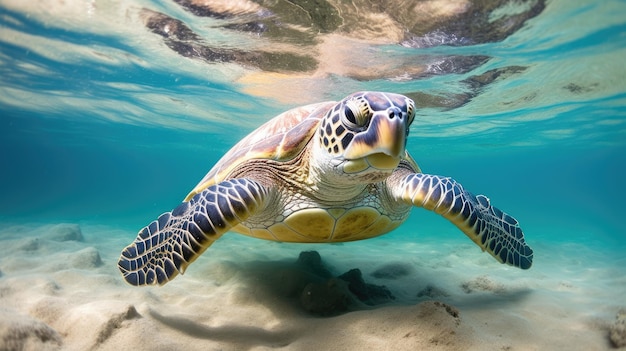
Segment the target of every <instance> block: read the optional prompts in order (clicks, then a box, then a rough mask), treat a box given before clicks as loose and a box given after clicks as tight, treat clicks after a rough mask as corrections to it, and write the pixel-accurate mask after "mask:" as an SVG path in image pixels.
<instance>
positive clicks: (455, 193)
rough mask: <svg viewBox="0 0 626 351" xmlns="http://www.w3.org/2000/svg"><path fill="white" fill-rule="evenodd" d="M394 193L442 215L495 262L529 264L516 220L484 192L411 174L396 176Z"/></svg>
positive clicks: (530, 255) (524, 266)
mask: <svg viewBox="0 0 626 351" xmlns="http://www.w3.org/2000/svg"><path fill="white" fill-rule="evenodd" d="M394 194H395V196H396V197H398V198H400V199H401V200H403V201H404V202H407V203H410V204H413V205H414V206H419V207H423V208H425V209H427V210H431V211H434V212H436V213H438V214H440V215H442V216H444V217H445V218H447V219H448V220H450V221H451V222H452V223H454V224H455V225H456V226H457V227H458V228H459V229H461V230H462V231H463V232H464V233H465V234H466V235H467V236H468V237H469V238H470V239H472V241H474V242H475V243H476V244H477V245H478V246H480V247H481V248H482V249H483V250H486V251H487V252H489V253H490V254H491V255H492V256H493V257H495V258H496V259H497V260H498V261H500V262H502V263H506V264H509V265H512V266H515V267H519V268H522V269H528V268H530V266H531V265H532V260H533V250H532V249H531V248H530V246H528V245H527V244H526V241H525V240H524V233H523V232H522V228H520V226H519V223H518V222H517V220H516V219H515V218H513V217H511V216H509V215H508V214H506V213H504V212H502V211H501V210H499V209H498V208H496V207H493V206H491V203H490V202H489V199H488V198H487V197H485V196H484V195H474V194H472V193H470V192H468V191H466V190H465V189H463V186H461V184H459V183H457V182H456V181H455V180H454V179H452V178H445V177H440V176H435V175H429V174H423V173H412V174H408V175H406V176H404V177H403V178H402V179H400V182H399V184H398V186H397V187H394Z"/></svg>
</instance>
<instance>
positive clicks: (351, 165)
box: [319, 92, 415, 175]
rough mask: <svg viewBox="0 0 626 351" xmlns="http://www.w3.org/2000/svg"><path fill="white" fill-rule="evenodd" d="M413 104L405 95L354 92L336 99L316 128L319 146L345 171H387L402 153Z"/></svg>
mask: <svg viewBox="0 0 626 351" xmlns="http://www.w3.org/2000/svg"><path fill="white" fill-rule="evenodd" d="M414 117H415V103H414V102H413V100H411V99H409V98H408V97H406V96H403V95H398V94H391V93H381V92H359V93H354V94H352V95H350V96H348V97H346V98H345V99H343V100H341V101H340V102H338V103H337V104H336V105H335V106H334V107H333V108H332V109H331V110H330V111H329V112H328V113H327V114H326V116H325V117H324V119H323V120H322V123H321V127H320V129H319V141H320V145H321V147H322V148H324V149H325V150H326V151H327V152H328V154H330V155H331V157H332V160H333V162H332V163H333V166H335V167H341V170H340V171H341V172H342V173H345V174H354V175H357V174H363V173H368V174H369V173H377V174H383V175H384V174H387V175H388V174H389V173H391V172H392V171H393V170H394V169H395V168H396V167H397V166H398V164H399V163H400V160H401V159H402V158H403V157H404V155H405V147H406V140H407V137H408V135H409V126H410V125H411V122H413V119H414Z"/></svg>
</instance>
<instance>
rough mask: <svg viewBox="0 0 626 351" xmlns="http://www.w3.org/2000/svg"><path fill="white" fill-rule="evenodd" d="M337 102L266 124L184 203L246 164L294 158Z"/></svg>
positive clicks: (307, 108)
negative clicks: (253, 161) (263, 160)
mask: <svg viewBox="0 0 626 351" xmlns="http://www.w3.org/2000/svg"><path fill="white" fill-rule="evenodd" d="M336 103H337V102H334V101H327V102H321V103H317V104H311V105H306V106H301V107H297V108H294V109H291V110H288V111H286V112H283V113H281V114H280V115H278V116H276V117H274V118H272V119H271V120H269V121H267V122H266V123H264V124H263V125H261V126H260V127H259V128H257V129H256V130H254V131H253V132H252V133H250V134H248V135H247V136H246V137H245V138H243V139H241V140H240V141H239V142H238V143H237V144H236V145H235V146H233V147H232V148H231V149H230V150H229V151H228V152H227V153H226V154H225V155H224V156H223V157H222V158H221V159H220V160H219V161H218V162H217V163H216V164H215V166H213V168H212V169H211V170H210V171H209V173H207V174H206V176H204V178H203V179H202V180H201V181H200V183H198V185H196V186H195V188H193V190H192V191H191V192H190V193H189V194H188V195H187V197H186V198H185V201H189V200H190V199H191V198H192V197H193V196H194V195H196V194H198V193H200V192H202V191H203V190H204V189H206V188H208V187H210V186H211V185H214V184H217V183H219V182H221V181H223V180H225V179H227V178H228V175H229V174H230V173H231V172H232V171H233V169H235V168H236V167H237V166H239V165H240V164H242V163H244V162H246V161H249V160H253V159H270V160H276V161H288V160H291V159H293V158H294V157H296V155H298V154H299V153H300V151H302V149H304V147H305V146H306V145H307V144H308V143H309V141H310V140H311V138H312V137H313V135H314V134H315V132H316V131H317V127H318V125H319V123H320V121H321V120H322V118H324V115H325V114H326V113H327V112H328V111H329V110H330V109H331V108H332V107H333V106H334V105H335V104H336Z"/></svg>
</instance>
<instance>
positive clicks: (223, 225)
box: [118, 179, 268, 285]
mask: <svg viewBox="0 0 626 351" xmlns="http://www.w3.org/2000/svg"><path fill="white" fill-rule="evenodd" d="M267 193H268V191H267V189H266V188H264V187H263V186H262V185H260V184H259V183H257V182H254V181H251V180H247V179H230V180H226V181H223V182H221V183H219V184H216V185H212V186H210V187H208V188H207V189H205V190H204V191H202V192H200V193H198V194H196V195H195V196H194V197H192V198H191V199H190V200H189V201H188V202H183V203H181V204H180V205H179V206H178V207H176V208H175V209H173V210H172V211H171V212H166V213H164V214H162V215H161V216H159V218H158V219H157V220H155V221H153V222H152V223H150V224H149V225H148V226H147V227H145V228H143V229H142V230H140V231H139V234H138V235H137V238H136V239H135V241H134V242H133V243H132V244H130V245H129V246H127V247H126V248H125V249H124V250H123V251H122V254H121V256H120V259H119V261H118V268H119V269H120V271H121V272H122V275H123V276H124V279H125V280H126V281H127V282H128V283H130V284H132V285H152V284H159V285H163V284H165V283H167V282H168V281H170V280H171V279H173V278H174V277H175V276H176V275H177V274H178V273H179V272H180V273H184V271H185V268H186V267H187V266H188V265H189V264H190V263H191V262H193V261H194V260H195V259H196V258H198V256H200V254H202V253H203V252H204V250H206V249H207V248H208V247H209V246H211V244H212V243H213V242H214V241H215V240H217V239H218V238H219V237H220V236H221V235H222V234H224V233H225V232H226V231H228V230H229V229H230V228H232V227H233V226H235V225H237V224H239V223H240V222H242V221H245V220H246V219H247V218H248V217H249V216H250V215H251V214H254V213H255V212H256V211H258V210H261V209H262V208H263V207H264V205H265V201H266V198H267Z"/></svg>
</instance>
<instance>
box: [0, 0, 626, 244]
mask: <svg viewBox="0 0 626 351" xmlns="http://www.w3.org/2000/svg"><path fill="white" fill-rule="evenodd" d="M89 4H91V5H89ZM0 5H2V6H0V77H1V78H0V115H1V116H2V117H1V118H0V123H1V126H2V128H1V129H0V133H2V135H1V137H0V143H1V145H0V149H1V150H2V152H1V153H0V164H2V165H3V167H2V168H3V170H2V172H1V177H2V178H1V181H0V193H1V194H2V197H1V198H0V219H2V220H3V221H6V222H11V223H15V222H21V221H29V222H36V223H46V222H63V221H71V222H79V223H90V224H107V225H111V226H115V227H120V228H124V229H128V230H132V231H134V230H137V229H139V228H140V227H141V226H143V225H145V224H147V223H148V222H149V221H150V220H152V219H153V218H155V217H156V216H158V215H159V214H160V213H162V212H164V211H166V210H169V209H171V208H172V207H174V206H175V205H176V204H177V203H178V202H179V201H180V200H181V199H182V197H183V196H184V195H185V194H186V193H187V192H188V191H189V189H190V188H191V187H192V186H194V185H195V184H196V183H197V182H198V181H199V179H201V178H202V177H203V175H204V174H205V173H206V172H207V171H208V170H209V169H210V168H211V166H212V165H213V164H214V163H215V162H216V161H217V160H218V159H219V156H220V155H221V154H222V153H224V152H225V151H227V150H228V149H229V148H230V146H232V145H233V144H234V143H235V142H236V141H237V140H238V139H240V138H241V137H243V136H244V135H246V134H247V133H248V132H250V131H252V130H253V129H254V128H255V127H256V126H258V125H260V124H261V123H262V122H263V121H265V120H267V119H269V118H271V117H272V116H274V115H276V114H278V113H280V112H282V111H284V110H286V109H288V108H291V107H294V106H298V105H301V104H303V103H309V102H317V101H322V100H328V99H333V100H337V99H340V98H342V97H343V96H344V95H346V94H347V93H349V92H351V91H353V90H384V91H392V92H401V93H415V92H420V93H425V94H434V95H436V96H440V97H442V98H443V99H453V98H454V97H455V96H457V95H458V94H468V96H471V98H469V99H467V101H465V102H464V103H462V104H459V105H458V106H452V107H441V106H440V107H437V106H434V105H433V104H430V105H429V104H427V103H425V104H424V106H423V107H422V108H421V109H420V110H419V111H418V116H417V119H416V121H415V123H414V124H413V126H412V130H411V135H410V139H409V142H408V146H407V148H408V150H409V152H410V153H411V154H412V155H413V157H414V158H415V159H416V160H417V161H418V163H419V164H420V165H421V167H422V169H423V170H424V171H425V172H427V173H435V174H442V175H449V176H453V177H455V178H456V179H457V180H459V181H460V182H461V183H463V184H464V186H465V187H466V188H468V189H470V190H471V191H473V192H475V193H484V194H487V195H488V196H489V197H490V198H491V200H492V201H493V202H494V203H496V204H498V206H499V207H500V208H503V209H505V210H506V211H507V212H509V213H512V214H514V215H515V216H516V217H517V218H518V219H519V220H520V222H521V223H522V224H523V227H524V229H525V232H526V235H527V239H528V241H529V242H530V243H531V244H532V243H533V242H556V243H559V242H582V243H587V242H589V243H593V244H594V245H597V246H598V249H599V250H607V251H613V250H615V248H616V247H617V248H619V250H621V249H623V248H624V245H625V244H626V231H625V230H624V228H623V212H624V210H625V209H626V208H625V207H624V201H623V196H624V195H625V194H626V192H625V187H624V183H623V181H624V179H625V177H626V157H625V156H624V155H625V152H626V138H625V136H626V119H625V117H626V108H625V107H624V106H626V61H625V60H624V57H626V23H625V22H624V20H623V13H624V11H626V2H624V1H604V2H593V1H587V2H585V1H575V2H572V1H549V2H547V4H546V6H545V9H543V11H541V13H539V14H538V15H537V16H536V17H534V18H530V19H529V20H528V21H527V22H526V23H525V25H524V26H522V27H521V29H519V30H517V31H515V32H514V33H512V34H511V35H510V36H508V37H507V38H504V39H503V40H500V41H495V42H487V43H476V44H471V43H466V42H464V43H465V45H443V46H433V47H428V48H415V47H409V46H408V45H405V46H401V45H383V46H381V45H372V46H371V47H370V48H369V50H371V55H372V56H374V57H375V58H377V59H379V60H381V58H384V57H385V56H387V57H392V56H393V57H403V58H409V59H411V60H415V62H416V64H419V63H420V60H428V59H429V57H430V58H432V57H442V56H444V57H445V56H450V55H461V56H467V57H471V56H474V55H487V56H488V57H489V59H488V60H486V61H485V62H482V63H481V64H478V65H477V66H476V67H475V68H472V69H470V70H469V71H467V72H449V73H446V74H432V75H430V76H429V75H426V76H423V77H418V78H415V79H385V78H384V77H378V78H376V79H371V80H364V79H353V78H350V77H346V76H340V75H339V74H336V73H334V74H328V75H326V76H322V77H316V78H315V80H314V81H306V80H305V79H306V74H303V73H297V74H296V73H291V72H287V73H285V77H287V78H284V79H285V80H286V81H289V82H291V81H292V80H293V79H292V80H290V79H288V77H289V76H290V75H291V76H292V77H293V76H297V77H299V79H302V80H303V82H304V83H295V85H294V86H295V87H296V88H302V87H305V88H306V89H303V91H307V89H310V92H311V93H310V94H308V95H307V94H302V95H300V96H299V97H298V99H297V101H296V100H293V101H292V100H290V99H289V97H290V95H285V94H283V93H280V92H276V94H275V95H278V96H272V94H271V89H274V88H276V85H275V84H274V85H268V86H267V87H264V86H263V83H258V84H260V85H261V90H262V89H265V90H266V93H267V92H268V91H270V94H255V92H258V91H260V90H259V89H257V90H251V89H250V84H247V83H246V81H245V80H244V79H241V77H245V76H247V75H251V74H252V73H258V72H259V69H258V68H254V67H252V68H250V67H245V65H244V67H241V66H240V65H237V64H236V63H207V62H204V61H201V60H194V59H193V58H185V57H182V56H180V55H178V54H176V53H175V52H173V51H171V50H168V49H167V48H166V47H165V46H164V45H163V43H162V42H161V41H160V37H159V36H157V35H155V34H153V33H150V32H148V31H147V30H146V29H145V28H144V27H143V26H142V25H141V23H140V21H139V20H138V19H137V18H136V17H134V13H136V10H137V9H138V8H139V7H147V8H152V9H156V10H160V11H164V12H165V13H169V14H170V15H172V16H179V18H183V19H184V20H185V21H187V22H186V23H187V24H188V25H190V27H192V28H195V27H201V28H204V29H202V30H204V31H205V32H206V33H205V35H207V36H208V37H209V38H211V39H215V42H217V44H215V45H226V44H224V43H229V40H231V42H232V45H233V46H237V45H248V41H251V37H250V35H247V34H246V35H247V36H245V35H244V36H243V39H242V36H241V35H240V34H232V33H231V32H227V31H224V30H222V29H219V30H218V29H215V28H211V27H210V26H208V25H207V24H206V23H207V22H206V21H209V22H210V23H209V24H211V23H214V22H211V21H218V20H215V19H206V18H201V17H193V16H191V15H189V14H188V13H187V14H185V12H184V11H182V10H181V9H180V8H174V7H173V6H174V5H172V4H164V3H161V2H154V3H151V2H149V1H141V2H140V1H138V2H136V3H129V4H125V5H119V6H118V5H114V4H108V3H102V4H97V6H96V4H95V3H85V4H81V5H80V6H83V7H80V6H78V5H76V6H74V7H71V6H70V5H67V4H66V5H58V8H55V7H52V8H47V9H43V8H41V7H36V8H29V7H28V5H26V4H21V3H19V2H13V1H3V2H2V3H1V4H0ZM92 5H93V6H92ZM90 6H91V7H90ZM120 6H122V7H121V8H120ZM92 7H93V8H92ZM133 11H135V12H133ZM168 11H169V12H168ZM124 14H125V15H124ZM194 21H195V22H194ZM203 21H205V22H203ZM203 26H204V27H203ZM202 30H201V32H202ZM203 33H204V32H203ZM211 35H215V36H218V37H211ZM207 41H210V40H208V39H207ZM274 44H275V43H270V44H267V43H266V44H265V45H274ZM509 67H517V68H518V69H517V70H516V71H515V72H513V73H511V74H502V76H501V77H499V78H497V79H496V80H495V81H494V82H491V83H490V84H487V85H485V86H475V85H474V86H473V85H472V84H470V83H468V79H470V78H471V77H475V76H477V75H480V74H483V73H485V72H489V71H491V70H496V69H504V68H509ZM519 67H521V69H520V68H519ZM302 77H304V78H302ZM290 84H291V83H290ZM298 84H299V85H298ZM252 85H253V84H252ZM281 94H282V95H281ZM419 104H420V102H419V101H418V105H419ZM415 212H417V211H415ZM440 222H441V223H443V220H442V219H439V218H438V217H435V216H428V215H424V214H421V213H416V214H414V215H413V216H412V217H411V219H410V221H409V223H408V225H405V228H409V230H412V229H413V228H431V227H432V228H447V227H445V224H441V223H440ZM409 230H407V229H404V230H402V229H401V230H399V231H398V233H395V234H394V235H396V236H397V237H398V238H400V237H402V235H403V234H402V233H407V234H406V235H409V234H408V232H409ZM437 231H438V229H433V230H432V231H429V230H424V233H423V235H437V234H436V233H437ZM129 239H130V238H129ZM616 252H619V251H616ZM539 255H541V253H539Z"/></svg>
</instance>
